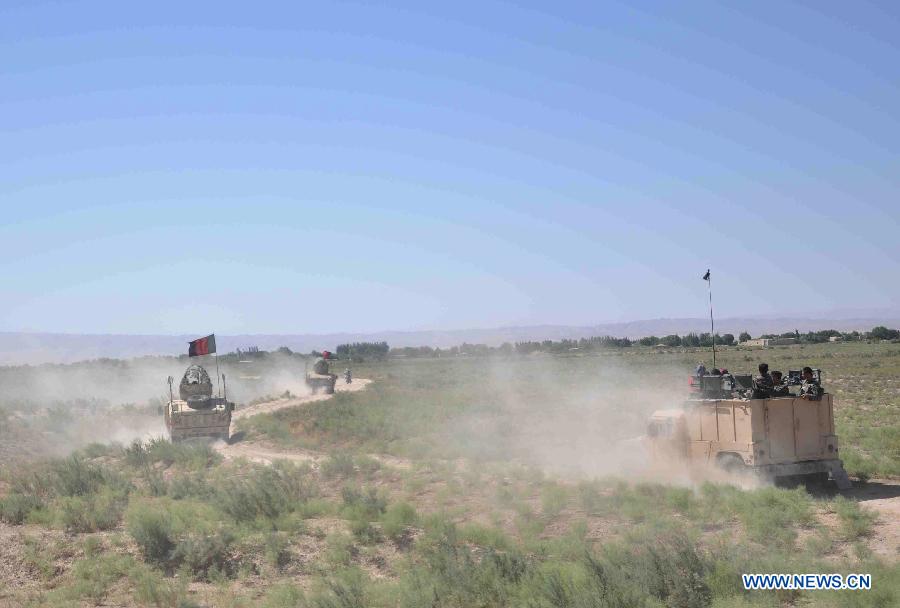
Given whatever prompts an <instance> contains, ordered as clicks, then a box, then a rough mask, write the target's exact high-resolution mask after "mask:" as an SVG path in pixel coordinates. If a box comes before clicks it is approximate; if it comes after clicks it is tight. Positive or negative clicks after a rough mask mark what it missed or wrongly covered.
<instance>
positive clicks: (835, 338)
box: [828, 336, 844, 342]
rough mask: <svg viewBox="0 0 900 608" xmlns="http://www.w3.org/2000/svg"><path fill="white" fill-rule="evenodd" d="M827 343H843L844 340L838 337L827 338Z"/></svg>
mask: <svg viewBox="0 0 900 608" xmlns="http://www.w3.org/2000/svg"><path fill="white" fill-rule="evenodd" d="M828 341H829V342H843V341H844V339H843V338H842V337H840V336H831V337H829V338H828Z"/></svg>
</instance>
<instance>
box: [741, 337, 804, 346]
mask: <svg viewBox="0 0 900 608" xmlns="http://www.w3.org/2000/svg"><path fill="white" fill-rule="evenodd" d="M792 344H798V341H797V338H756V339H755V340H745V341H744V342H741V346H763V347H766V346H790V345H792Z"/></svg>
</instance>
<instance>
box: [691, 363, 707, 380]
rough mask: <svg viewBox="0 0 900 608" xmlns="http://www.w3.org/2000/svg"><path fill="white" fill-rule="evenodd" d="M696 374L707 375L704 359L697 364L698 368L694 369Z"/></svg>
mask: <svg viewBox="0 0 900 608" xmlns="http://www.w3.org/2000/svg"><path fill="white" fill-rule="evenodd" d="M694 375H695V376H698V377H699V376H705V375H706V366H705V365H703V361H701V362H700V363H698V364H697V369H695V370H694Z"/></svg>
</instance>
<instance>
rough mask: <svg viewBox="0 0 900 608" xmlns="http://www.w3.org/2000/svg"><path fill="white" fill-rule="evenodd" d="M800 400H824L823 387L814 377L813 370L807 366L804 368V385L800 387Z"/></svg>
mask: <svg viewBox="0 0 900 608" xmlns="http://www.w3.org/2000/svg"><path fill="white" fill-rule="evenodd" d="M800 398H801V399H807V400H809V401H818V400H819V399H821V398H822V387H821V386H819V381H818V380H816V378H815V376H813V370H812V368H811V367H809V366H807V367H804V368H803V384H802V385H800Z"/></svg>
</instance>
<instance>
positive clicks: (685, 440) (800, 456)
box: [647, 370, 850, 490]
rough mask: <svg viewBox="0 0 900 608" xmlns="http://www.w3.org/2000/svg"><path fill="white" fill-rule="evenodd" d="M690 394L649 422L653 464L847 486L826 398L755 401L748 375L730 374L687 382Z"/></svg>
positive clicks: (786, 397) (792, 395) (831, 404)
mask: <svg viewBox="0 0 900 608" xmlns="http://www.w3.org/2000/svg"><path fill="white" fill-rule="evenodd" d="M816 372H817V377H818V378H819V379H821V373H819V372H818V370H816ZM791 374H795V372H791ZM791 377H793V378H796V377H797V376H796V375H793V376H791ZM691 388H692V394H691V397H690V398H689V399H688V400H687V401H685V402H684V404H683V405H682V407H680V408H677V409H671V410H659V411H656V412H654V413H653V415H652V416H651V418H650V422H649V424H648V427H647V442H648V444H649V448H650V451H651V453H652V455H653V456H654V457H655V458H657V459H661V460H664V461H668V462H671V461H672V460H681V461H685V462H689V463H699V464H704V465H706V464H708V465H714V466H718V467H719V468H721V469H724V470H726V471H729V472H739V471H747V472H752V473H755V474H757V475H759V476H762V477H764V478H768V479H775V478H784V477H794V476H810V477H812V478H814V479H818V480H827V479H828V477H829V475H830V477H831V479H832V480H834V482H835V483H836V484H837V487H838V488H839V489H842V490H843V489H847V488H849V487H850V480H849V478H848V477H847V473H846V472H845V471H844V466H843V463H842V462H841V460H840V459H839V458H838V438H837V436H836V435H835V431H834V398H833V396H832V395H831V394H830V393H827V392H823V393H822V395H821V397H820V398H819V399H818V400H809V399H804V398H801V397H800V396H799V395H798V394H797V393H796V391H790V392H789V394H786V395H784V396H777V397H771V396H766V397H765V398H761V399H754V398H752V397H753V396H754V387H753V381H752V378H751V376H749V375H744V376H741V375H734V376H732V375H730V374H729V375H726V376H700V377H692V378H691ZM756 395H757V396H758V395H759V393H758V392H757V393H756Z"/></svg>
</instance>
